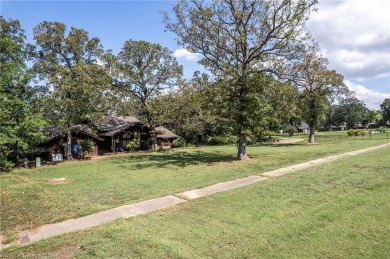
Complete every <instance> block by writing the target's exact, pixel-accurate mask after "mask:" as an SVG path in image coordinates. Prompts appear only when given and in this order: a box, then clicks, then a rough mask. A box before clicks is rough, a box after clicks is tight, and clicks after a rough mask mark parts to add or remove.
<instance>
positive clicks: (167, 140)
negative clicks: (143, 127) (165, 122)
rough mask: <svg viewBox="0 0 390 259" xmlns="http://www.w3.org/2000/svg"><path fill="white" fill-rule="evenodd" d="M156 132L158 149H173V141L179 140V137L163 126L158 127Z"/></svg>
mask: <svg viewBox="0 0 390 259" xmlns="http://www.w3.org/2000/svg"><path fill="white" fill-rule="evenodd" d="M155 130H156V133H157V136H156V137H157V147H158V148H164V149H166V148H172V145H173V140H174V139H176V138H178V136H177V135H176V134H175V133H173V132H172V131H170V130H169V129H167V128H165V127H163V126H158V127H156V129H155Z"/></svg>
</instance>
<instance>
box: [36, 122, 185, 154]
mask: <svg viewBox="0 0 390 259" xmlns="http://www.w3.org/2000/svg"><path fill="white" fill-rule="evenodd" d="M155 130H156V133H157V136H156V137H157V143H158V145H157V146H158V147H159V148H171V147H172V143H173V140H174V139H175V138H177V137H178V136H177V135H176V134H174V133H173V132H171V131H170V130H168V129H167V128H165V127H163V126H159V127H156V129H155ZM150 131H151V129H150V127H149V126H148V125H146V124H143V123H142V122H140V121H139V120H138V119H137V118H135V117H131V116H110V117H107V118H106V119H105V120H104V121H103V123H102V125H101V126H100V127H99V128H98V130H95V131H94V130H92V129H91V128H90V127H89V126H87V125H85V124H79V125H75V126H73V127H72V147H71V148H72V155H73V157H78V154H79V153H78V152H79V149H78V146H79V144H80V142H81V141H83V140H91V141H93V143H94V145H95V150H94V151H93V152H89V153H88V154H87V155H86V156H87V157H92V156H97V155H105V154H108V153H115V152H123V151H128V150H130V148H128V147H127V145H128V144H129V143H130V142H133V143H136V144H137V145H138V147H135V148H136V149H139V150H149V149H150V148H151V147H152V140H151V134H150ZM44 132H45V134H46V135H47V136H48V137H49V140H48V141H47V142H45V143H43V144H42V147H43V148H45V149H46V150H47V151H46V152H44V153H41V155H40V156H41V157H42V159H43V160H48V161H60V160H63V159H64V158H65V155H66V153H67V152H66V146H67V145H66V136H65V134H64V133H63V132H61V131H60V130H59V129H58V128H56V127H48V128H46V129H45V130H44Z"/></svg>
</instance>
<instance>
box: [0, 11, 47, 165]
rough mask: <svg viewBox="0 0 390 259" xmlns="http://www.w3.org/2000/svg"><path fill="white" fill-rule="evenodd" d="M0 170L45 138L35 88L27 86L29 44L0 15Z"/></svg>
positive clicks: (11, 22) (17, 27) (18, 29)
mask: <svg viewBox="0 0 390 259" xmlns="http://www.w3.org/2000/svg"><path fill="white" fill-rule="evenodd" d="M0 35H1V37H0V71H1V76H0V171H2V170H10V169H11V168H12V167H13V165H14V164H19V162H20V160H21V158H22V157H25V156H27V155H29V154H33V153H35V152H37V151H38V150H37V148H36V147H37V145H38V144H39V143H41V142H42V141H44V140H45V137H44V135H43V133H42V132H41V129H42V128H43V127H44V126H45V121H44V120H43V118H42V116H41V115H40V114H39V113H38V111H37V110H36V106H35V102H36V99H37V96H38V91H37V88H35V87H31V86H29V83H30V81H31V71H30V70H29V69H28V68H27V65H26V63H25V62H26V61H27V54H28V48H29V46H28V45H26V44H25V43H24V38H25V36H24V31H23V30H22V29H21V27H20V24H19V22H18V21H17V20H9V21H6V20H5V19H3V17H2V16H0Z"/></svg>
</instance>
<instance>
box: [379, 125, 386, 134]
mask: <svg viewBox="0 0 390 259" xmlns="http://www.w3.org/2000/svg"><path fill="white" fill-rule="evenodd" d="M377 130H379V131H380V132H382V133H386V131H387V129H386V128H385V127H383V126H381V127H379V128H378V129H377Z"/></svg>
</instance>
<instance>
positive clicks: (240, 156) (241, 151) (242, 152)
mask: <svg viewBox="0 0 390 259" xmlns="http://www.w3.org/2000/svg"><path fill="white" fill-rule="evenodd" d="M247 158H248V155H247V154H246V135H245V133H241V134H240V140H239V142H238V153H237V160H245V159H247Z"/></svg>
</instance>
